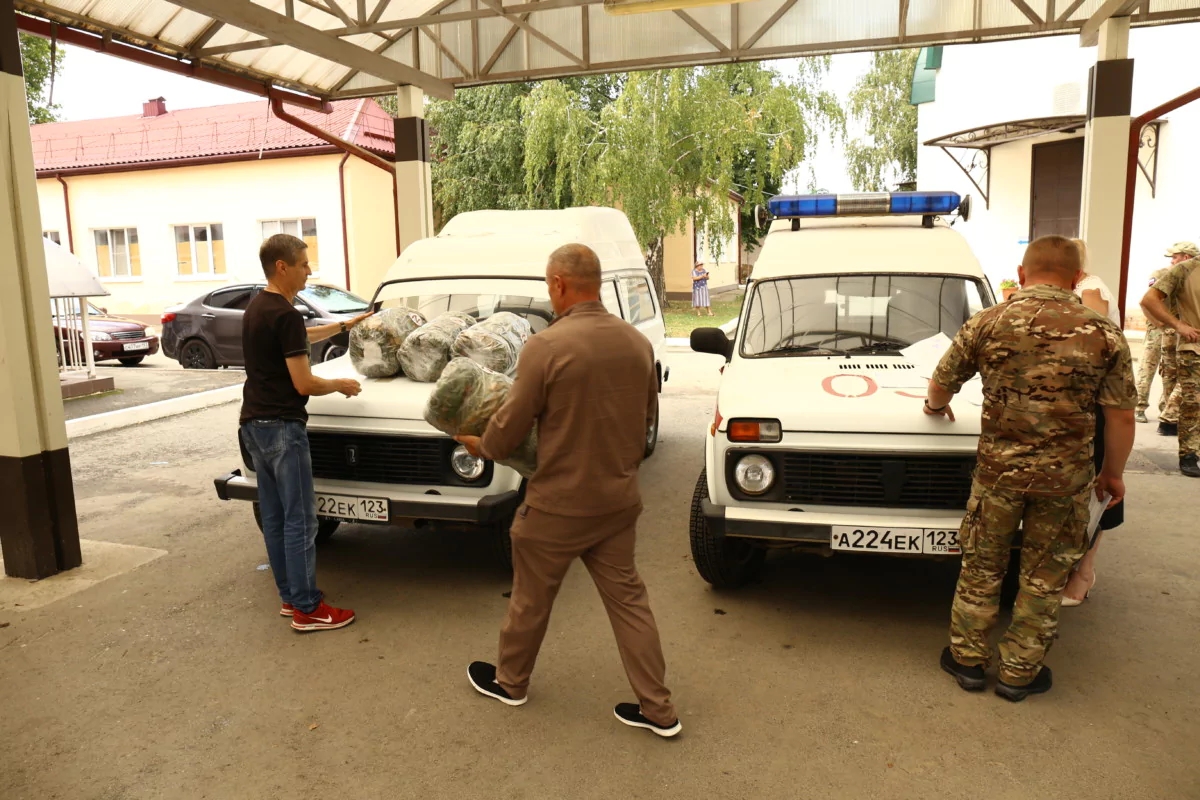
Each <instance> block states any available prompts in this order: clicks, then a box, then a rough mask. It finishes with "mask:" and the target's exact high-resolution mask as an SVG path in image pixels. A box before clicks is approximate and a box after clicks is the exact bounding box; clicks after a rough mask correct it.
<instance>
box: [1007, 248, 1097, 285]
mask: <svg viewBox="0 0 1200 800" xmlns="http://www.w3.org/2000/svg"><path fill="white" fill-rule="evenodd" d="M1021 266H1022V267H1023V268H1024V271H1025V278H1026V280H1028V281H1029V282H1031V283H1053V284H1055V285H1059V286H1065V288H1073V287H1074V285H1075V283H1076V281H1077V280H1078V279H1079V273H1080V271H1081V270H1082V269H1083V253H1081V252H1080V249H1079V246H1078V245H1076V244H1075V242H1073V241H1071V240H1070V239H1068V238H1067V237H1065V236H1041V237H1039V238H1037V239H1034V240H1033V241H1032V242H1031V243H1030V244H1029V247H1027V248H1025V257H1024V258H1022V259H1021Z"/></svg>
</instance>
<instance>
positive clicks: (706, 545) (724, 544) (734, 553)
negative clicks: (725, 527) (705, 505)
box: [690, 470, 767, 589]
mask: <svg viewBox="0 0 1200 800" xmlns="http://www.w3.org/2000/svg"><path fill="white" fill-rule="evenodd" d="M707 497H708V474H707V470H701V471H700V478H699V479H698V480H697V481H696V491H695V492H693V493H692V518H691V525H690V533H691V543H692V562H693V563H694V564H695V565H696V571H697V572H699V573H700V577H701V578H704V580H706V581H708V582H709V583H710V584H712V587H713V588H714V589H736V588H738V587H739V586H744V585H745V584H746V583H747V582H748V581H750V580H752V579H754V578H755V577H757V576H758V574H759V572H760V571H761V570H762V565H763V560H764V559H765V558H766V557H767V551H766V550H764V549H763V548H761V547H757V546H755V545H754V543H753V542H750V541H748V540H743V539H732V538H727V537H724V536H722V537H719V538H718V537H716V536H713V533H712V530H711V529H710V528H709V527H708V520H707V519H705V518H704V511H703V509H702V507H701V502H702V501H703V500H705V499H706V498H707Z"/></svg>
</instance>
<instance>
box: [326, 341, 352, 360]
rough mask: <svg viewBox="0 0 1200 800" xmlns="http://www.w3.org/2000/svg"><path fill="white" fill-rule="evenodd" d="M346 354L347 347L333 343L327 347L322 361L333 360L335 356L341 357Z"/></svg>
mask: <svg viewBox="0 0 1200 800" xmlns="http://www.w3.org/2000/svg"><path fill="white" fill-rule="evenodd" d="M344 355H346V348H345V347H342V346H340V345H336V344H331V345H329V347H326V348H325V354H324V355H322V356H321V360H322V361H333V360H334V359H335V358H341V357H342V356H344Z"/></svg>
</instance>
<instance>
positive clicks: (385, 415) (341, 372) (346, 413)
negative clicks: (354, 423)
mask: <svg viewBox="0 0 1200 800" xmlns="http://www.w3.org/2000/svg"><path fill="white" fill-rule="evenodd" d="M313 374H314V375H316V376H318V377H321V378H326V379H328V380H335V379H337V378H353V379H354V380H356V381H358V382H359V384H361V385H362V392H360V393H359V395H358V396H357V397H346V396H344V395H341V394H337V393H334V394H327V395H325V396H324V397H313V398H311V399H310V400H309V401H308V412H309V413H310V414H319V415H322V416H330V417H371V418H374V419H397V420H423V419H424V418H425V403H426V401H427V400H429V395H430V393H431V392H432V391H433V387H434V385H435V384H432V383H418V382H417V381H412V380H409V379H408V378H406V377H404V376H403V375H397V376H396V377H394V378H364V377H363V376H362V375H360V374H359V373H358V371H357V370H356V369H354V365H353V364H352V363H351V361H350V356H348V355H346V356H342V357H341V358H335V359H334V360H332V361H326V362H325V363H323V364H318V365H316V366H314V367H313Z"/></svg>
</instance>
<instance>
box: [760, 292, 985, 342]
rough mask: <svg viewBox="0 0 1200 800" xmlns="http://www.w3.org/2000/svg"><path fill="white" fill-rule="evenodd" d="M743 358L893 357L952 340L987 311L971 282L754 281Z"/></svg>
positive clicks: (983, 296)
mask: <svg viewBox="0 0 1200 800" xmlns="http://www.w3.org/2000/svg"><path fill="white" fill-rule="evenodd" d="M752 291H753V294H752V295H751V298H750V302H749V303H748V304H747V307H746V311H745V314H744V317H743V320H742V322H743V328H744V330H745V334H744V336H743V337H742V349H741V354H742V355H743V356H748V357H756V356H778V355H842V354H845V353H895V352H898V351H899V350H901V349H902V348H904V347H907V346H908V345H910V344H913V343H915V342H919V341H921V340H922V339H928V338H929V337H931V336H935V335H937V334H938V333H939V332H940V333H944V334H946V336H949V337H951V338H953V337H954V334H956V333H957V332H958V329H959V328H960V327H962V324H963V323H964V322H966V321H967V320H968V319H970V317H971V315H973V314H975V313H976V312H978V311H982V310H983V309H984V307H985V306H987V305H990V304H991V302H990V296H989V295H987V294H986V293H985V290H984V289H983V287H982V285H981V284H980V282H979V281H977V280H975V279H973V278H964V277H958V276H946V275H895V274H892V275H888V274H882V275H870V274H860V275H821V276H813V277H805V278H779V279H775V280H762V281H757V282H755V283H754V285H753V290H752Z"/></svg>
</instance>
